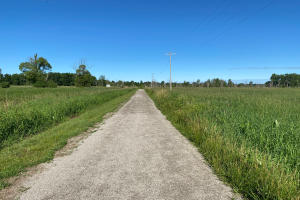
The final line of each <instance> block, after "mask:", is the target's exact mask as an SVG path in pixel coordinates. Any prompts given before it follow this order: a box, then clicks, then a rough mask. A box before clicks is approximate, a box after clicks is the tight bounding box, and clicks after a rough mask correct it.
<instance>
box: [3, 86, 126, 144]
mask: <svg viewBox="0 0 300 200" xmlns="http://www.w3.org/2000/svg"><path fill="white" fill-rule="evenodd" d="M130 90H131V89H129V90H120V89H119V90H116V89H106V88H96V87H94V88H74V87H70V88H66V87H62V88H57V89H38V88H32V87H31V88H29V87H14V88H9V89H2V90H0V149H1V148H3V147H5V146H9V145H10V144H11V143H14V142H15V141H16V140H19V139H22V138H23V137H26V136H28V135H33V134H36V133H38V132H41V131H43V130H46V129H47V128H49V127H51V126H53V125H55V124H58V123H60V122H63V121H65V120H66V119H68V118H70V117H74V116H76V115H78V114H80V113H82V112H83V111H85V110H87V109H90V108H92V107H95V106H97V105H101V104H102V103H104V102H107V101H109V100H111V99H113V98H115V97H118V96H121V95H124V94H126V93H127V92H129V91H130Z"/></svg>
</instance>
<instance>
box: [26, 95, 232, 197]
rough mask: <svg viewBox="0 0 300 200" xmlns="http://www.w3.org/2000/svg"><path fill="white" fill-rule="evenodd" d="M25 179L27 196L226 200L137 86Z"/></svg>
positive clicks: (194, 152) (195, 155) (198, 158)
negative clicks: (67, 150)
mask: <svg viewBox="0 0 300 200" xmlns="http://www.w3.org/2000/svg"><path fill="white" fill-rule="evenodd" d="M47 165H48V169H47V170H45V171H44V172H42V173H40V174H36V175H35V176H33V177H32V178H30V179H29V180H28V181H27V182H25V183H24V187H26V188H28V187H30V189H28V190H27V191H26V193H24V194H23V195H22V196H21V198H20V199H21V200H23V199H28V200H34V199H55V200H57V199H72V200H73V199H216V200H220V199H231V197H232V196H233V194H232V192H231V189H230V188H229V187H228V186H226V185H224V184H223V183H222V182H221V181H219V180H218V179H217V177H216V176H215V175H214V174H213V173H212V170H211V169H210V168H209V167H208V166H207V165H206V164H205V162H204V160H203V158H202V156H201V154H200V153H199V152H198V151H197V149H196V148H195V147H193V145H191V144H190V143H189V142H188V141H187V140H186V139H185V138H184V137H183V136H182V135H181V134H180V133H179V132H178V131H177V130H176V129H175V128H174V127H173V126H172V124H171V123H170V122H169V121H168V120H166V118H165V116H163V115H162V114H161V112H160V111H159V110H157V108H156V107H155V105H154V103H153V101H152V100H151V99H150V98H149V97H148V96H147V94H146V93H145V91H144V90H138V91H137V93H136V94H135V95H134V96H133V97H132V98H131V100H130V101H129V102H128V103H127V104H125V106H124V107H123V108H121V109H120V110H119V112H118V113H117V114H115V115H114V116H112V117H111V118H109V119H107V120H106V121H105V124H103V125H102V126H101V127H100V128H99V129H98V130H97V132H95V133H93V134H92V135H91V136H89V137H88V138H87V139H85V140H84V142H83V143H82V144H81V145H80V146H79V147H78V148H77V149H76V150H75V151H74V152H73V153H72V154H71V155H69V156H65V157H60V158H56V159H55V160H54V161H53V163H50V164H47Z"/></svg>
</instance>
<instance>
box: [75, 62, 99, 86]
mask: <svg viewBox="0 0 300 200" xmlns="http://www.w3.org/2000/svg"><path fill="white" fill-rule="evenodd" d="M72 68H73V69H75V70H76V75H75V86H76V87H91V86H92V84H93V81H94V79H93V77H92V75H91V73H90V72H89V70H88V69H89V68H90V66H88V65H87V59H86V58H82V59H79V60H78V62H76V63H75V64H74V65H73V67H72Z"/></svg>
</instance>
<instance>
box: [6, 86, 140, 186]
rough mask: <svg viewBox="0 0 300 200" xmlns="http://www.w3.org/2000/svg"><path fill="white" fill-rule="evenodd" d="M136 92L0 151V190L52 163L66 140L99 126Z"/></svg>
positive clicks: (131, 92) (132, 91) (133, 91)
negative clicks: (11, 179) (35, 168)
mask: <svg viewBox="0 0 300 200" xmlns="http://www.w3.org/2000/svg"><path fill="white" fill-rule="evenodd" d="M135 92H136V89H134V90H131V91H130V92H128V93H126V94H124V95H122V96H119V97H117V98H114V99H112V100H110V101H108V102H106V103H104V104H102V105H101V106H98V107H95V108H93V109H90V110H88V111H86V112H84V113H83V114H81V115H80V116H78V117H77V118H74V119H70V120H68V121H65V122H63V123H61V124H59V125H58V126H55V127H53V128H51V129H50V130H47V131H44V132H42V133H39V134H37V135H33V136H31V137H28V138H26V139H24V140H22V141H21V142H19V143H16V144H14V145H12V146H9V147H6V148H3V149H1V150H0V189H3V188H4V187H6V186H8V185H9V183H8V182H7V178H9V177H12V176H16V175H18V174H19V173H20V172H24V171H26V168H28V167H32V166H35V165H38V164H40V163H44V162H47V161H49V160H52V159H53V157H54V154H55V151H57V150H59V149H61V148H62V147H64V146H65V145H66V144H67V141H68V139H69V138H71V137H74V136H77V135H79V134H80V133H82V132H85V131H86V130H87V129H88V128H89V127H93V126H94V124H95V123H97V122H101V121H102V120H103V116H104V115H105V114H106V113H109V112H112V111H114V110H115V109H117V108H118V106H119V105H120V103H122V102H124V101H126V100H127V99H128V98H129V97H131V96H132V95H133V94H134V93H135Z"/></svg>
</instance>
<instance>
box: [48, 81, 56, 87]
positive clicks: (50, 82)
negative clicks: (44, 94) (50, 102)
mask: <svg viewBox="0 0 300 200" xmlns="http://www.w3.org/2000/svg"><path fill="white" fill-rule="evenodd" d="M47 84H48V87H49V88H57V84H56V83H55V82H54V81H53V80H49V81H48V82H47Z"/></svg>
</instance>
